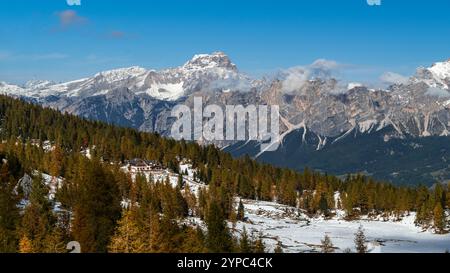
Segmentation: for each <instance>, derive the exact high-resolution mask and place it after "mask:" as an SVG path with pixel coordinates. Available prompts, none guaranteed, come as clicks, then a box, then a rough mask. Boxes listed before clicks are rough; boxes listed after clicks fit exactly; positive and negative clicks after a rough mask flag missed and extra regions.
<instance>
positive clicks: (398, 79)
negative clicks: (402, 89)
mask: <svg viewBox="0 0 450 273" xmlns="http://www.w3.org/2000/svg"><path fill="white" fill-rule="evenodd" d="M408 80H409V78H408V77H406V76H403V75H400V74H397V73H394V72H386V73H384V74H383V75H381V76H380V81H381V82H382V83H384V84H389V85H390V84H405V83H407V82H408Z"/></svg>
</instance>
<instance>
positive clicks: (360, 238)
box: [355, 226, 367, 253]
mask: <svg viewBox="0 0 450 273" xmlns="http://www.w3.org/2000/svg"><path fill="white" fill-rule="evenodd" d="M355 247H356V252H357V253H366V252H367V245H366V235H365V234H364V229H363V227H362V226H359V228H358V231H357V232H356V233H355Z"/></svg>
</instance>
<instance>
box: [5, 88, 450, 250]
mask: <svg viewBox="0 0 450 273" xmlns="http://www.w3.org/2000/svg"><path fill="white" fill-rule="evenodd" d="M0 136H1V139H2V143H1V144H0V159H1V161H0V162H1V163H0V164H1V166H0V187H1V191H0V201H1V202H0V219H1V220H0V236H2V238H1V239H2V240H0V241H1V242H2V245H0V252H17V251H21V252H64V246H65V244H66V243H67V242H68V241H72V240H75V241H78V242H80V243H81V245H82V249H83V251H84V252H107V251H110V252H237V251H244V252H261V251H273V249H272V247H271V245H269V243H268V244H267V246H266V247H264V246H263V244H262V242H266V241H265V239H264V238H263V236H264V234H262V235H261V236H257V237H252V238H251V239H249V240H248V241H243V238H242V236H241V235H239V234H235V232H232V230H230V229H229V228H227V223H236V225H237V226H242V224H243V223H248V222H247V221H249V217H247V216H245V214H249V215H250V211H249V206H251V205H250V204H249V203H248V202H245V204H242V206H239V205H238V203H239V200H240V199H241V198H244V199H249V200H259V201H261V202H262V201H267V202H274V201H276V203H278V204H280V205H285V206H289V207H292V208H295V210H299V211H300V212H301V213H302V214H304V215H307V216H308V217H312V218H313V217H326V218H330V219H331V218H332V217H335V216H336V214H337V212H339V213H340V214H342V216H343V217H344V218H342V221H344V222H343V223H345V221H355V220H358V219H364V218H365V217H375V218H376V217H381V216H382V217H396V218H398V219H400V218H401V215H406V214H408V213H415V214H416V217H415V219H414V222H415V223H414V224H413V225H417V226H418V228H421V229H425V230H429V232H433V233H445V232H446V231H447V230H448V219H447V216H448V215H447V214H446V212H445V211H446V209H448V207H449V201H450V197H449V191H448V189H447V188H446V187H444V186H442V185H440V184H438V185H437V186H436V187H435V188H434V189H433V190H430V189H428V188H426V187H399V186H393V185H391V184H387V183H382V182H375V181H373V180H372V179H370V178H366V177H363V176H359V175H358V176H348V177H347V178H346V179H339V178H337V177H334V176H328V175H323V174H319V173H316V172H313V171H310V170H305V171H304V172H302V173H298V172H295V171H292V170H289V169H281V168H275V167H272V166H270V165H263V164H260V163H257V162H256V161H254V160H251V159H249V158H248V157H247V158H241V159H233V158H232V157H231V155H229V154H227V153H224V152H222V151H220V150H219V149H217V148H215V147H214V146H199V145H198V144H196V143H187V142H184V141H174V140H170V139H166V138H163V137H161V136H159V135H157V134H153V133H144V132H138V131H137V130H135V129H129V128H120V127H116V126H114V125H108V124H105V123H102V122H95V121H89V120H84V119H81V118H79V117H76V116H72V115H68V114H61V113H60V112H58V111H56V110H51V109H45V108H42V107H41V106H37V105H33V104H30V103H26V102H23V101H20V100H16V99H12V98H10V97H6V96H0ZM135 158H142V159H146V160H148V161H149V162H155V166H162V168H163V173H166V174H170V175H169V177H168V178H167V175H166V176H157V175H155V174H153V173H150V174H149V175H146V171H141V172H138V173H137V174H136V175H130V174H129V173H128V172H126V171H124V169H123V168H124V167H126V166H127V165H126V164H127V162H130V160H132V159H135ZM187 165H188V166H189V167H186V166H187ZM158 168H159V167H158ZM26 174H28V175H29V176H30V177H31V180H30V179H26V180H24V179H22V178H24V177H26ZM49 177H50V178H49ZM26 181H28V182H26ZM49 186H51V188H52V189H53V190H54V191H56V192H54V194H50V193H51V192H50V189H49ZM336 193H339V195H340V196H342V197H341V200H340V201H339V202H336V200H335V195H336ZM273 204H275V203H273ZM190 219H194V221H193V222H192V221H190ZM250 220H251V218H250ZM281 221H284V220H281ZM35 223H38V224H37V225H36V224H35ZM436 236H439V235H436ZM441 238H442V239H443V240H445V238H446V237H441ZM247 239H248V238H247ZM244 243H245V244H244Z"/></svg>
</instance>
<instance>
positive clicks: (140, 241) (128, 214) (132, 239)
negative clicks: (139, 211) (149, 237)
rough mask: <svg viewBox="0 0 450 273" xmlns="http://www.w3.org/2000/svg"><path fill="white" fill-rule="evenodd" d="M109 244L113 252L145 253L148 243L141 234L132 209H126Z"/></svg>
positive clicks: (110, 250)
mask: <svg viewBox="0 0 450 273" xmlns="http://www.w3.org/2000/svg"><path fill="white" fill-rule="evenodd" d="M117 225H118V226H117V228H116V232H115V234H114V236H113V237H112V238H111V242H110V244H109V246H108V249H109V252H112V253H143V252H145V251H146V250H148V248H147V244H146V242H145V240H144V238H143V236H142V235H141V230H140V229H139V227H138V225H137V223H136V220H135V218H134V215H133V211H132V210H128V211H124V212H123V216H122V219H120V220H119V222H118V223H117Z"/></svg>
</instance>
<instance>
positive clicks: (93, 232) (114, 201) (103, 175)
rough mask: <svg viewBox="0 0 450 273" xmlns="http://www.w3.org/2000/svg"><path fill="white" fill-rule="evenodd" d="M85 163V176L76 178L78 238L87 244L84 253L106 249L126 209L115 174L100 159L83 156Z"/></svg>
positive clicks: (83, 244)
mask: <svg viewBox="0 0 450 273" xmlns="http://www.w3.org/2000/svg"><path fill="white" fill-rule="evenodd" d="M82 166H84V170H83V171H82V172H83V173H84V179H83V180H81V181H77V179H76V181H75V183H77V184H78V187H77V190H76V192H75V193H74V194H75V195H76V196H77V197H76V202H75V204H74V207H73V212H74V220H73V222H72V226H73V235H74V239H75V240H76V241H78V242H79V243H80V244H81V245H82V246H83V252H87V253H92V252H106V250H107V247H108V244H109V240H110V238H111V236H112V235H113V234H114V230H115V225H116V221H117V220H118V219H119V218H120V215H121V211H122V208H121V205H120V201H121V200H120V195H119V188H118V185H117V182H116V180H115V177H114V175H113V174H112V173H111V172H110V171H108V170H107V169H104V168H102V166H101V164H100V162H99V161H98V160H97V159H94V160H92V161H91V160H87V159H82ZM77 178H79V177H77Z"/></svg>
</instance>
